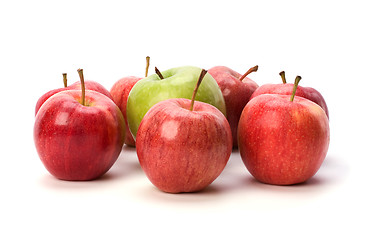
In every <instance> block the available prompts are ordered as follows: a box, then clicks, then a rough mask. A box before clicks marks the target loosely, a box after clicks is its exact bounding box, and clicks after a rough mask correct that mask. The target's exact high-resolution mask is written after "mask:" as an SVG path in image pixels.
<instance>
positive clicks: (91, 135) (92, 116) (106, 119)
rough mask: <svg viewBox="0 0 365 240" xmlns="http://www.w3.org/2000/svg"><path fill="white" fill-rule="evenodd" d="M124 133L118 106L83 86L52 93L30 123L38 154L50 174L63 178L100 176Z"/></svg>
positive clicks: (117, 151) (114, 156)
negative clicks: (32, 124)
mask: <svg viewBox="0 0 365 240" xmlns="http://www.w3.org/2000/svg"><path fill="white" fill-rule="evenodd" d="M79 72H80V75H82V70H79ZM82 82H83V80H82ZM124 135H125V126H124V120H123V115H122V113H121V112H120V110H119V108H118V106H117V105H115V103H114V102H113V101H112V100H111V99H110V98H108V97H106V96H105V95H103V94H101V93H99V92H96V91H90V90H86V91H85V88H84V87H83V88H82V90H67V91H61V92H59V93H56V94H54V95H53V96H52V97H50V98H49V99H48V100H47V101H46V102H45V103H44V105H43V106H42V107H41V108H40V109H39V112H38V114H37V115H36V118H35V124H34V142H35V146H36V149H37V152H38V155H39V158H40V159H41V161H42V162H43V164H44V166H45V167H46V169H47V170H48V171H49V172H50V173H51V174H52V175H53V176H55V177H56V178H59V179H63V180H92V179H96V178H98V177H100V176H102V175H103V174H104V173H106V172H107V171H108V170H109V169H110V168H111V167H112V165H113V164H114V162H115V161H116V160H117V159H118V156H119V154H120V152H121V150H122V146H123V144H124Z"/></svg>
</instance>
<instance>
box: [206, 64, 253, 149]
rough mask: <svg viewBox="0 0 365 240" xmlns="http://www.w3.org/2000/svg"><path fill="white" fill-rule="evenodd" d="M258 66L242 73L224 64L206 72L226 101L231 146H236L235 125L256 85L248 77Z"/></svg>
mask: <svg viewBox="0 0 365 240" xmlns="http://www.w3.org/2000/svg"><path fill="white" fill-rule="evenodd" d="M257 69H258V66H255V67H253V68H250V69H249V70H248V71H247V72H246V73H245V74H244V75H241V74H239V73H238V72H236V71H234V70H232V69H230V68H228V67H224V66H217V67H213V68H211V69H209V70H208V73H210V75H212V77H213V78H214V79H215V80H216V81H217V83H218V85H219V88H220V89H221V91H222V94H223V97H224V101H225V103H226V111H227V119H228V122H229V125H230V127H231V131H232V138H233V147H237V125H238V121H239V119H240V116H241V113H242V110H243V108H244V107H245V106H246V104H247V103H248V101H249V100H250V97H251V95H252V93H253V92H254V91H255V90H256V89H257V88H258V85H257V84H256V83H255V82H254V81H253V80H251V79H249V78H248V77H246V76H247V75H248V74H250V73H251V72H254V71H257Z"/></svg>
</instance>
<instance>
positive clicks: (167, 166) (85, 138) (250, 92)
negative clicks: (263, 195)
mask: <svg viewBox="0 0 365 240" xmlns="http://www.w3.org/2000/svg"><path fill="white" fill-rule="evenodd" d="M146 60H147V64H146V72H145V78H141V77H134V76H130V77H125V78H122V79H120V80H118V81H117V82H116V83H115V84H114V85H113V86H112V88H111V90H110V92H109V91H107V90H106V89H105V88H104V87H103V86H101V85H100V84H98V83H96V82H92V81H84V77H83V71H82V70H81V69H79V70H78V71H79V75H80V83H75V84H73V85H71V86H68V87H67V84H65V87H64V88H61V89H56V90H52V91H50V92H48V93H46V94H44V95H43V96H42V97H41V98H40V99H39V100H38V102H37V105H36V119H35V126H34V141H35V145H36V148H37V151H38V154H39V156H40V159H41V160H42V162H43V164H44V165H45V167H46V168H47V170H48V171H49V172H50V173H51V174H52V175H54V176H55V177H57V178H59V179H64V180H92V179H95V178H98V177H100V176H102V175H103V174H104V173H106V172H107V171H108V170H109V169H110V168H111V166H112V165H113V164H114V162H115V161H116V160H117V158H118V156H119V154H120V152H121V150H122V146H123V144H124V142H125V143H126V144H127V145H129V146H132V147H136V152H137V156H138V159H139V162H140V165H141V167H142V169H143V171H144V172H145V174H146V175H147V177H148V179H149V180H150V181H151V182H152V183H153V184H154V185H155V186H156V187H157V188H159V189H160V190H162V191H164V192H170V193H178V192H196V191H199V190H202V189H204V188H205V187H207V186H208V185H209V184H210V183H212V182H213V181H214V180H215V179H216V178H217V177H218V176H219V175H220V174H221V172H222V171H223V169H224V168H225V166H226V164H227V162H228V160H229V157H230V155H231V152H232V149H233V148H238V149H239V152H240V155H241V157H242V160H243V162H244V164H245V166H246V167H247V169H248V171H249V172H250V173H251V174H252V175H253V176H254V177H255V178H256V179H257V180H259V181H261V182H264V183H269V184H277V185H291V184H296V183H301V182H304V181H306V180H308V179H309V178H311V177H312V176H313V175H314V174H315V173H316V172H317V171H318V169H319V168H320V166H321V164H322V162H323V160H324V158H325V156H326V154H327V151H328V146H329V123H328V109H327V106H326V103H325V101H324V99H323V97H322V95H321V94H320V93H319V92H318V91H316V90H315V89H313V88H304V87H301V86H298V84H299V80H300V77H299V76H298V77H297V78H296V81H295V83H294V84H289V83H286V80H285V73H284V72H281V73H280V75H281V77H282V80H283V83H282V84H266V85H262V86H258V85H257V84H256V83H255V82H254V81H253V80H251V79H249V78H248V77H247V75H248V74H250V73H252V72H255V71H257V69H258V66H255V67H253V68H250V69H249V70H248V71H247V72H246V73H245V74H243V75H241V74H239V73H237V72H235V71H233V70H232V69H230V68H228V67H223V66H217V67H213V68H211V69H209V70H208V71H206V70H204V69H201V68H198V67H192V66H184V67H178V68H172V69H169V70H166V71H163V72H160V71H159V70H158V69H157V68H155V72H156V74H152V75H150V76H148V68H149V57H147V58H146ZM64 79H65V80H66V75H64Z"/></svg>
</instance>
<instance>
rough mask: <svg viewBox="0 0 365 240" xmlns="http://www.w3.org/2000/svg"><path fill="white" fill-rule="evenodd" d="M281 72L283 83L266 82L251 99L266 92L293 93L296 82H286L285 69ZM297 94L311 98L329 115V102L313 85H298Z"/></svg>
mask: <svg viewBox="0 0 365 240" xmlns="http://www.w3.org/2000/svg"><path fill="white" fill-rule="evenodd" d="M279 74H280V76H281V78H282V81H283V83H280V84H264V85H262V86H260V87H259V88H257V89H256V91H255V92H254V93H253V94H252V96H251V99H252V98H254V97H256V96H259V95H261V94H266V93H272V94H282V95H291V94H292V90H293V85H294V84H292V83H286V80H285V72H284V71H282V72H280V73H279ZM295 95H296V96H298V97H303V98H306V99H309V100H311V101H313V102H315V103H317V104H318V105H319V106H321V108H323V110H324V111H325V112H326V115H327V117H329V113H328V108H327V104H326V102H325V100H324V98H323V96H322V95H321V93H320V92H318V91H317V90H316V89H314V88H311V87H301V86H298V88H297V90H296V93H295Z"/></svg>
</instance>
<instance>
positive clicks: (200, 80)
mask: <svg viewBox="0 0 365 240" xmlns="http://www.w3.org/2000/svg"><path fill="white" fill-rule="evenodd" d="M206 73H207V70H205V69H202V71H201V73H200V76H199V79H198V82H197V83H196V86H195V89H194V92H193V96H192V97H191V105H190V111H193V109H194V102H195V97H196V93H197V92H198V88H199V86H200V84H201V83H202V81H203V78H204V76H205V74H206Z"/></svg>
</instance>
